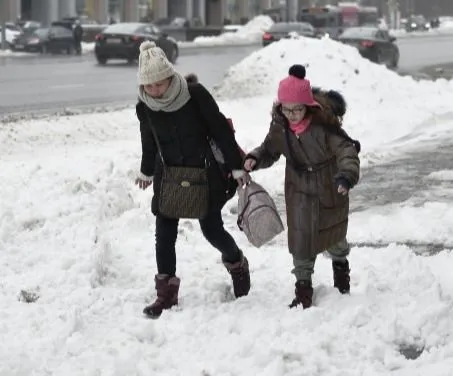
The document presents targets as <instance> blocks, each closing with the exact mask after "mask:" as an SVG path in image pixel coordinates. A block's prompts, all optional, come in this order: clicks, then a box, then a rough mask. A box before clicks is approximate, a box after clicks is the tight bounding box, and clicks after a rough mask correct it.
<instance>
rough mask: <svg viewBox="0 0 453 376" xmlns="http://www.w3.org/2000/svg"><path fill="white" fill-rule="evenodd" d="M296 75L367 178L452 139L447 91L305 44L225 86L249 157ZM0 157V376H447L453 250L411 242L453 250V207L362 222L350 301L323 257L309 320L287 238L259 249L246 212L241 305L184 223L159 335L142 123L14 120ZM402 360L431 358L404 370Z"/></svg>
mask: <svg viewBox="0 0 453 376" xmlns="http://www.w3.org/2000/svg"><path fill="white" fill-rule="evenodd" d="M295 62H298V63H306V64H309V66H308V69H307V71H308V76H309V77H310V79H311V80H312V82H313V83H314V84H316V85H321V86H325V87H328V88H335V89H339V90H341V91H342V92H343V93H344V94H345V95H346V98H347V99H348V101H349V104H350V108H349V114H348V115H347V117H346V118H345V128H346V129H347V131H348V132H349V133H350V134H351V135H352V136H353V137H357V138H359V139H360V140H361V142H362V147H363V154H362V155H361V156H362V160H363V162H364V163H363V164H364V165H366V163H367V162H368V163H379V162H380V161H382V160H384V159H386V158H387V159H388V158H392V157H393V156H394V153H402V152H404V150H409V149H411V148H412V149H414V148H416V147H417V145H419V143H420V142H421V140H425V141H426V140H428V141H430V142H436V140H438V138H440V137H446V135H449V134H450V135H451V132H452V130H453V115H452V114H451V113H449V112H448V109H447V107H448V106H450V104H451V99H452V95H453V88H452V84H451V83H450V82H446V81H438V82H434V83H430V82H424V81H420V82H416V81H413V80H411V79H410V78H402V77H400V76H398V75H396V74H394V73H393V72H390V71H387V70H386V69H385V68H383V67H379V66H376V65H373V64H371V63H368V62H367V61H365V60H363V59H361V58H360V57H359V56H358V55H357V53H356V52H355V50H353V49H351V48H348V47H346V46H342V45H339V44H335V43H334V42H332V41H329V40H323V41H316V42H315V41H307V40H305V39H301V40H290V41H282V42H279V43H276V44H274V45H271V46H270V47H268V48H265V49H263V50H262V51H260V52H258V53H255V54H253V55H251V56H250V57H248V58H246V59H245V60H244V61H243V62H242V63H239V64H238V65H237V66H236V67H233V68H232V69H231V70H230V73H229V75H228V76H227V78H226V79H225V82H224V83H223V84H222V85H221V86H220V88H219V90H218V93H219V94H220V93H221V94H222V97H223V100H222V101H221V102H220V106H221V108H222V110H223V111H224V112H225V113H226V114H228V115H230V116H232V117H233V119H234V122H235V128H236V131H237V138H238V140H239V142H240V144H241V145H242V146H244V148H246V149H250V148H252V147H254V146H256V145H258V144H259V142H261V140H262V139H263V137H264V135H265V134H266V132H267V129H268V123H269V111H270V107H271V105H272V101H273V99H274V93H275V86H276V84H277V82H278V80H279V79H280V78H282V77H283V76H285V74H286V71H287V69H288V67H289V66H290V65H291V64H293V63H295ZM246 83H248V87H247V85H246ZM235 85H237V86H235ZM229 91H230V92H229ZM227 94H229V95H227ZM405 95H406V96H408V98H405V97H404V96H405ZM226 97H228V99H227V98H226ZM231 97H237V98H236V99H231ZM450 139H451V137H450ZM0 144H1V145H2V147H1V148H0V171H1V177H2V179H0V197H2V200H0V257H1V261H2V262H1V263H0V275H1V283H0V317H1V319H0V333H2V337H1V339H2V340H1V341H0V376H25V375H27V376H28V375H36V376H41V375H42V376H44V375H68V376H76V375H77V376H78V375H90V376H91V375H92V376H94V375H97V376H120V375H121V376H123V375H128V376H144V375H150V374H153V375H156V376H159V375H162V376H163V375H165V376H167V375H205V376H207V375H216V376H217V375H225V376H226V375H235V376H236V375H263V376H266V375H269V376H283V375H285V376H291V375H294V376H305V375H307V376H308V375H310V376H311V375H323V376H331V375H332V376H336V375H348V376H349V375H351V376H354V375H357V376H358V375H360V376H363V375H365V376H367V375H370V376H371V375H373V376H374V375H383V376H384V375H385V376H387V375H398V376H406V375H407V376H409V375H411V376H412V375H425V374H432V375H436V376H447V375H451V369H453V341H452V336H453V325H452V322H451V317H452V315H453V303H452V297H453V277H452V274H451V264H452V263H453V253H452V252H451V251H447V250H445V251H443V252H439V253H435V254H433V255H431V256H429V257H428V256H427V255H418V254H416V253H415V252H413V250H412V249H411V247H410V246H408V245H404V244H400V243H404V242H406V241H411V242H413V243H417V242H423V243H424V244H426V243H444V244H447V245H448V244H449V245H451V244H452V243H453V242H452V234H453V231H452V230H453V212H452V209H451V205H447V204H445V203H441V202H434V201H429V194H427V197H428V198H427V202H426V203H425V204H423V205H415V204H413V203H411V202H410V201H409V202H405V203H400V204H392V205H386V206H382V207H373V206H370V207H369V208H368V209H367V210H365V211H362V212H357V213H353V214H352V215H351V218H350V228H349V238H350V241H352V242H353V243H362V244H370V246H363V245H362V246H355V247H353V249H352V252H351V256H350V263H351V267H352V281H351V283H352V291H351V295H350V296H342V295H340V294H339V293H338V292H337V291H336V290H335V289H334V288H333V287H332V272H331V264H330V260H329V259H327V258H325V257H323V256H320V257H319V258H318V261H317V265H316V272H315V275H314V285H315V306H314V307H312V308H311V309H309V310H306V311H303V310H301V309H295V310H289V309H288V308H287V304H288V303H289V302H290V301H291V299H292V297H293V293H294V292H293V291H294V280H293V276H292V275H291V274H290V270H291V258H290V255H289V254H288V251H287V246H286V238H285V235H284V234H282V235H280V236H279V237H277V238H276V239H275V240H274V241H272V242H271V243H269V244H268V245H266V246H264V247H262V248H260V249H259V250H258V249H255V248H253V247H251V246H250V245H249V244H248V243H247V241H246V238H245V236H244V235H243V234H242V233H241V232H240V231H239V230H238V229H237V226H236V214H235V209H236V200H235V199H233V200H231V201H230V202H229V203H228V204H227V205H226V207H225V209H224V221H225V226H226V228H227V229H228V230H229V231H230V232H231V233H232V235H233V236H234V238H235V239H237V241H238V244H239V245H240V246H241V247H242V249H243V251H244V253H245V254H246V255H247V257H248V259H249V262H250V267H251V278H252V284H253V286H252V290H251V292H250V294H249V296H247V297H245V298H241V299H238V300H234V299H233V298H232V293H231V286H230V284H231V283H230V280H229V276H228V274H227V273H226V271H225V269H224V268H223V267H222V265H221V262H220V257H219V254H218V252H217V251H215V250H214V249H213V248H212V247H211V246H210V245H209V244H208V243H207V242H206V241H205V240H204V239H203V238H202V236H201V234H200V231H199V227H198V224H197V223H196V222H194V221H189V220H181V221H180V229H179V240H178V245H177V252H178V275H179V276H180V277H181V280H182V282H181V291H180V305H179V306H178V307H177V308H175V309H172V310H171V311H167V312H165V313H164V314H163V316H162V317H161V318H160V319H159V320H157V321H149V320H146V319H144V318H143V317H142V315H141V311H142V309H143V307H144V306H145V304H147V303H149V302H150V301H152V299H153V297H154V290H153V275H154V273H155V262H154V217H153V216H152V215H151V213H150V210H149V203H150V199H151V197H152V192H151V191H149V190H148V191H144V192H143V191H139V190H138V189H137V187H135V186H134V184H133V180H134V178H135V176H136V172H137V168H138V166H139V163H140V154H141V152H140V150H141V148H140V135H139V130H138V124H137V120H136V119H135V116H134V109H126V110H122V111H117V112H112V113H107V114H89V115H76V116H66V117H55V118H49V119H41V120H30V121H20V122H15V123H4V124H2V125H1V127H0ZM395 145H397V146H398V147H395ZM379 153H380V154H379ZM377 156H380V159H379V158H377ZM283 176H284V161H283V160H280V161H279V162H278V163H277V164H276V166H275V167H273V168H272V169H268V170H264V171H260V172H257V173H255V174H254V178H255V179H256V180H257V181H258V182H259V183H260V184H262V185H263V186H264V187H266V188H267V189H268V190H269V192H270V193H271V194H272V195H273V196H274V197H275V198H276V200H277V201H278V202H280V205H281V197H282V190H283ZM451 176H452V172H451V171H445V170H439V171H433V173H432V174H431V175H428V176H426V177H420V178H426V179H440V180H446V178H447V180H448V179H450V180H451ZM384 194H385V193H384ZM279 200H280V201H279ZM372 244H378V245H377V246H372ZM379 244H383V245H382V246H379ZM386 244H388V245H386ZM27 301H34V302H30V303H28V304H27V303H26V302H27ZM406 347H409V348H416V349H422V350H423V352H422V354H421V355H420V357H419V358H417V359H415V360H407V359H405V358H404V357H403V355H401V354H400V350H401V349H402V348H406Z"/></svg>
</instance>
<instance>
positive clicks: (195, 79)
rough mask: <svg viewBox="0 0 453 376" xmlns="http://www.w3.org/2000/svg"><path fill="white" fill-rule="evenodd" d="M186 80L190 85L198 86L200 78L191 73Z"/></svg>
mask: <svg viewBox="0 0 453 376" xmlns="http://www.w3.org/2000/svg"><path fill="white" fill-rule="evenodd" d="M184 78H185V79H186V81H187V83H188V84H198V76H197V75H196V74H195V73H189V74H187V75H186V76H185V77H184Z"/></svg>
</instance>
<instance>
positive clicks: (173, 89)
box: [138, 73, 190, 112]
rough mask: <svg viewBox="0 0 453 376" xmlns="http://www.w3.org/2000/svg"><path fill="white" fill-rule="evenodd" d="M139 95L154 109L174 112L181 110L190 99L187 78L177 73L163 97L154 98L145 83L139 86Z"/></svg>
mask: <svg viewBox="0 0 453 376" xmlns="http://www.w3.org/2000/svg"><path fill="white" fill-rule="evenodd" d="M138 97H139V98H140V99H141V100H142V101H143V102H144V103H145V104H146V105H147V106H148V107H149V108H150V109H151V110H153V111H164V112H173V111H177V110H179V109H180V108H181V107H182V106H184V105H185V104H186V103H187V102H188V101H189V99H190V93H189V88H188V86H187V81H186V79H185V78H184V77H183V76H182V75H181V74H180V73H175V74H174V75H173V77H172V78H171V82H170V86H169V87H168V89H167V91H166V92H165V94H164V95H163V96H162V97H161V98H152V97H150V96H149V95H148V94H146V92H145V89H144V88H143V85H140V87H139V93H138Z"/></svg>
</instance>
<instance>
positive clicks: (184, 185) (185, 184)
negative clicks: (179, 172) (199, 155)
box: [181, 180, 190, 188]
mask: <svg viewBox="0 0 453 376" xmlns="http://www.w3.org/2000/svg"><path fill="white" fill-rule="evenodd" d="M181 187H184V188H187V187H190V182H189V181H187V180H183V181H182V182H181Z"/></svg>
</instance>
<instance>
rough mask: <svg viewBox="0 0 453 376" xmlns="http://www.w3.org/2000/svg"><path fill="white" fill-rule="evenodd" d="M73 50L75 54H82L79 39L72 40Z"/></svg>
mask: <svg viewBox="0 0 453 376" xmlns="http://www.w3.org/2000/svg"><path fill="white" fill-rule="evenodd" d="M74 50H75V53H76V54H77V55H81V54H82V41H81V40H78V39H76V40H74Z"/></svg>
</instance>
